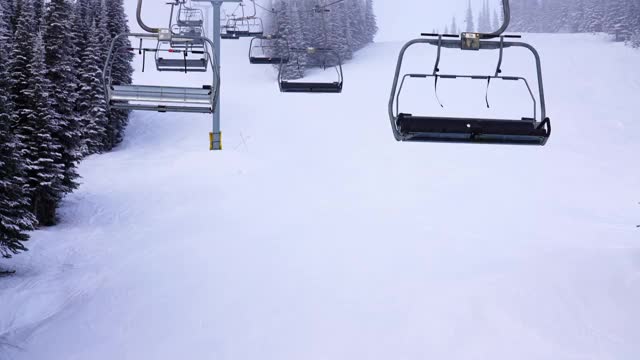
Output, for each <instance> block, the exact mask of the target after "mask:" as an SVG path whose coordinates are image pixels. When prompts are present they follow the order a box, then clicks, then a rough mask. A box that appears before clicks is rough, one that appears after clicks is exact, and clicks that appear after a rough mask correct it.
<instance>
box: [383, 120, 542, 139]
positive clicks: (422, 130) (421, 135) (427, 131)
mask: <svg viewBox="0 0 640 360" xmlns="http://www.w3.org/2000/svg"><path fill="white" fill-rule="evenodd" d="M396 123H397V125H398V129H399V131H400V132H401V133H402V134H404V135H405V136H407V139H406V141H425V142H452V143H484V144H510V145H545V144H546V142H547V140H548V139H549V136H550V135H551V127H550V121H549V119H548V118H547V119H545V120H544V121H542V122H541V123H538V122H536V121H535V120H534V119H530V118H522V119H521V120H506V119H476V118H453V117H427V116H413V115H411V114H406V113H400V114H399V116H398V119H397V120H396Z"/></svg>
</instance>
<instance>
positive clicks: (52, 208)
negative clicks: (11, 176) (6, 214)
mask: <svg viewBox="0 0 640 360" xmlns="http://www.w3.org/2000/svg"><path fill="white" fill-rule="evenodd" d="M32 52H33V58H32V60H31V63H30V64H29V69H28V70H29V73H30V74H31V76H30V77H29V81H28V87H27V89H26V90H25V91H24V93H25V95H26V96H27V97H28V98H29V104H28V107H27V108H26V109H21V110H20V112H19V113H18V115H19V116H20V118H21V122H20V124H19V128H18V129H17V131H18V132H19V133H21V134H22V135H23V136H22V138H23V139H24V140H23V143H24V148H25V156H24V160H25V162H26V163H27V167H26V169H25V176H26V179H27V185H28V186H27V189H28V191H29V195H30V198H31V199H30V200H31V201H30V206H31V211H32V212H33V214H34V215H35V216H36V218H37V219H38V222H39V223H40V224H41V225H45V226H50V225H55V223H56V208H57V207H58V203H59V202H60V199H62V197H63V196H64V194H66V193H68V192H70V191H71V189H70V188H69V187H68V186H65V185H64V184H63V182H64V180H65V170H66V169H65V165H64V163H63V161H62V151H63V150H64V149H63V147H62V146H61V145H60V144H59V142H58V141H57V139H55V138H54V134H56V133H57V132H58V131H59V129H58V123H57V121H56V118H58V116H57V114H56V113H55V111H54V110H53V108H54V98H53V97H52V96H51V90H52V88H53V87H52V84H51V83H50V82H49V79H48V78H47V67H46V64H45V47H44V43H43V40H42V32H38V33H36V38H35V41H34V44H33V51H32Z"/></svg>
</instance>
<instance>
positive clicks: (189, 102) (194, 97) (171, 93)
mask: <svg viewBox="0 0 640 360" xmlns="http://www.w3.org/2000/svg"><path fill="white" fill-rule="evenodd" d="M109 99H110V102H109V105H110V106H111V107H113V108H116V109H127V110H151V111H159V112H168V111H170V112H192V113H212V112H213V107H214V100H213V90H212V88H211V86H203V87H202V88H188V87H169V86H153V85H111V86H110V87H109Z"/></svg>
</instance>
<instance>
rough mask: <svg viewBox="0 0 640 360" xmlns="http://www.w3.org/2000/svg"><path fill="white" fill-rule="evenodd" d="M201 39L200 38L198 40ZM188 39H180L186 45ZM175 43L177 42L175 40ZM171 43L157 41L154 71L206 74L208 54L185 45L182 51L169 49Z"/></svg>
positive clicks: (200, 49)
mask: <svg viewBox="0 0 640 360" xmlns="http://www.w3.org/2000/svg"><path fill="white" fill-rule="evenodd" d="M200 39H202V38H200ZM188 40H192V39H190V38H186V37H185V38H182V41H183V42H184V43H187V42H188ZM176 41H177V40H176ZM173 42H174V40H173V39H172V40H171V41H158V43H157V47H156V56H155V62H156V69H157V70H158V71H179V72H185V73H188V72H206V71H207V69H208V67H209V62H210V59H209V53H208V52H207V51H206V49H205V48H198V49H196V48H193V47H190V46H188V45H185V47H184V48H182V49H174V48H172V47H171V44H172V43H173Z"/></svg>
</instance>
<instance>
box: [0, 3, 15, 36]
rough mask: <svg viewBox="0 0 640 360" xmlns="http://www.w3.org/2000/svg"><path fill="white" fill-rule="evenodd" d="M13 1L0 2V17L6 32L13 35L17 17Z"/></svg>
mask: <svg viewBox="0 0 640 360" xmlns="http://www.w3.org/2000/svg"><path fill="white" fill-rule="evenodd" d="M15 2H16V1H15V0H0V9H1V10H2V11H0V17H2V18H3V20H2V21H3V22H4V23H5V26H6V32H7V33H8V34H11V35H13V33H14V32H15V28H16V23H17V17H16V9H15Z"/></svg>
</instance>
